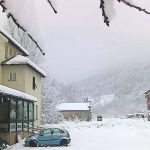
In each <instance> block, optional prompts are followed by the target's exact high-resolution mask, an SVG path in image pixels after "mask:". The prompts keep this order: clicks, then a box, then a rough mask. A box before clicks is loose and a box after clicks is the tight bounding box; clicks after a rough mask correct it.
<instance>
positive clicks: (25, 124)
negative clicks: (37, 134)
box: [23, 123, 29, 131]
mask: <svg viewBox="0 0 150 150" xmlns="http://www.w3.org/2000/svg"><path fill="white" fill-rule="evenodd" d="M28 130H29V124H28V123H23V131H28Z"/></svg>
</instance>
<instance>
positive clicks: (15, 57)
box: [0, 28, 46, 145]
mask: <svg viewBox="0 0 150 150" xmlns="http://www.w3.org/2000/svg"><path fill="white" fill-rule="evenodd" d="M28 55H29V53H28V51H27V50H26V49H24V48H23V47H22V46H21V45H20V44H19V43H18V42H17V41H16V40H15V39H14V38H12V37H11V36H10V35H9V34H8V33H7V32H6V31H4V30H3V29H1V28H0V140H3V141H5V142H6V143H8V144H10V145H11V144H14V143H16V136H17V135H18V134H19V135H20V136H21V137H22V138H24V137H26V136H27V135H28V134H29V133H30V132H32V131H33V128H34V126H35V125H37V126H39V125H40V121H41V120H40V119H41V117H40V116H41V78H42V77H45V76H46V73H45V72H44V71H43V70H42V69H41V68H40V67H38V66H37V65H36V64H35V63H34V62H32V61H31V60H29V59H28V58H27V56H28Z"/></svg>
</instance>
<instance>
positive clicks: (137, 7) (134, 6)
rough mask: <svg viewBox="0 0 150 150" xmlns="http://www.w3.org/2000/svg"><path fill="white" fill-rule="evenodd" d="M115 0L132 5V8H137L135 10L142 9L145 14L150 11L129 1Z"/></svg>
mask: <svg viewBox="0 0 150 150" xmlns="http://www.w3.org/2000/svg"><path fill="white" fill-rule="evenodd" d="M117 1H118V2H122V3H124V4H126V5H127V6H129V7H132V8H135V9H137V10H139V11H142V12H144V13H146V14H150V12H148V11H147V10H146V9H143V8H141V7H139V6H136V5H134V4H131V3H130V2H127V1H126V0H117Z"/></svg>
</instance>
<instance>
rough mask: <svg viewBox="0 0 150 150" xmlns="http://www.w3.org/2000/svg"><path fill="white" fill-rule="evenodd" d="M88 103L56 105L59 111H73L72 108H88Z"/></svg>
mask: <svg viewBox="0 0 150 150" xmlns="http://www.w3.org/2000/svg"><path fill="white" fill-rule="evenodd" d="M89 106H90V105H89V103H61V104H59V105H58V106H57V108H58V110H59V111H65V110H66V111H69V110H70V111H73V110H78V111H79V110H81V111H82V110H89Z"/></svg>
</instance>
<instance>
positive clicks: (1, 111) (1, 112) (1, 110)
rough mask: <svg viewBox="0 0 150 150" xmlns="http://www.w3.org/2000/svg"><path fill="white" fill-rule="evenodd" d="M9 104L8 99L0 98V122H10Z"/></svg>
mask: <svg viewBox="0 0 150 150" xmlns="http://www.w3.org/2000/svg"><path fill="white" fill-rule="evenodd" d="M8 102H9V101H8V100H7V98H6V97H0V121H7V120H8Z"/></svg>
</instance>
